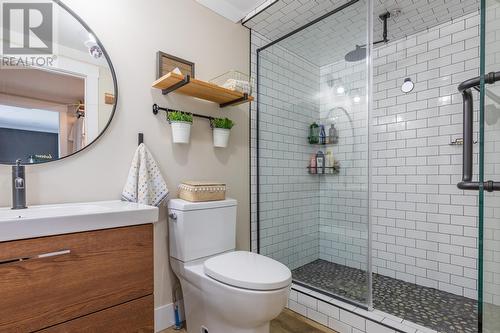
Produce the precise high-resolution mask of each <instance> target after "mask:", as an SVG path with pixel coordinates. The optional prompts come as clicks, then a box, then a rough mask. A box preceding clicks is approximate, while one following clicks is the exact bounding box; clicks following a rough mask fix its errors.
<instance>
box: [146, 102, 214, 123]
mask: <svg viewBox="0 0 500 333" xmlns="http://www.w3.org/2000/svg"><path fill="white" fill-rule="evenodd" d="M160 111H164V112H166V113H167V120H168V122H169V123H170V120H169V119H168V114H169V113H171V112H182V113H186V114H190V115H192V116H193V117H197V118H202V119H206V120H208V121H209V122H210V127H212V120H213V119H214V117H210V116H205V115H204V114H198V113H192V112H186V111H181V110H175V109H170V108H162V107H161V106H159V105H158V104H153V114H154V115H155V116H156V115H157V114H158V112H160Z"/></svg>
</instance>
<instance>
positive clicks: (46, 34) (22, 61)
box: [0, 0, 56, 68]
mask: <svg viewBox="0 0 500 333" xmlns="http://www.w3.org/2000/svg"><path fill="white" fill-rule="evenodd" d="M0 3H1V4H2V6H1V8H2V14H1V19H2V24H1V27H2V35H1V36H2V43H1V45H2V50H1V51H2V53H1V61H0V68H23V67H47V66H53V65H54V61H55V59H56V57H55V56H54V45H55V43H54V6H53V3H52V2H47V1H44V2H42V1H39V2H17V1H7V0H0Z"/></svg>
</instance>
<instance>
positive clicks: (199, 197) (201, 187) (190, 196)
mask: <svg viewBox="0 0 500 333" xmlns="http://www.w3.org/2000/svg"><path fill="white" fill-rule="evenodd" d="M177 190H178V196H179V198H181V199H183V200H186V201H191V202H200V201H216V200H225V199H226V184H222V183H217V182H199V181H185V182H182V183H181V184H180V185H179V186H178V189H177Z"/></svg>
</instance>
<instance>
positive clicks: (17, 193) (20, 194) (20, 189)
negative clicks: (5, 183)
mask: <svg viewBox="0 0 500 333" xmlns="http://www.w3.org/2000/svg"><path fill="white" fill-rule="evenodd" d="M26 208H27V207H26V177H25V174H24V165H21V160H17V161H16V165H13V166H12V209H26Z"/></svg>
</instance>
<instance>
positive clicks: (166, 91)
mask: <svg viewBox="0 0 500 333" xmlns="http://www.w3.org/2000/svg"><path fill="white" fill-rule="evenodd" d="M189 82H191V77H190V76H189V75H186V76H184V80H182V81H179V82H177V83H176V84H174V85H173V86H171V87H168V88H167V89H162V91H161V93H162V94H163V95H168V94H169V93H171V92H173V91H176V90H177V89H179V88H182V87H184V86H185V85H186V84H188V83H189Z"/></svg>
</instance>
